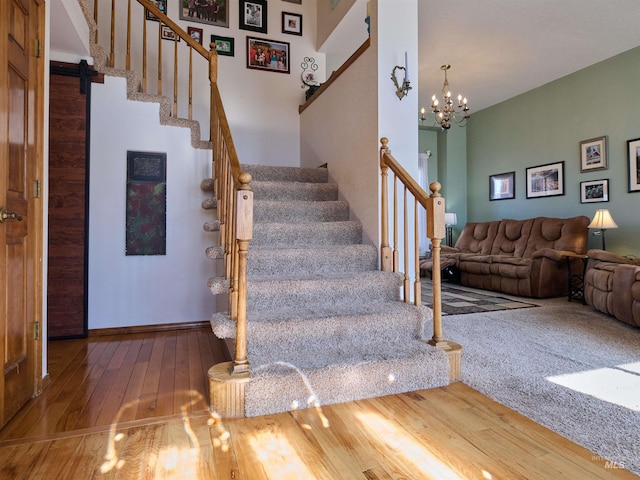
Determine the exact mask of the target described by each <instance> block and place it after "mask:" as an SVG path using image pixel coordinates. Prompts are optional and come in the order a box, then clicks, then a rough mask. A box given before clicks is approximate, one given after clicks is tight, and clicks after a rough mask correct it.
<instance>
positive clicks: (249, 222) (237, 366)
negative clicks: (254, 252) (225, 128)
mask: <svg viewBox="0 0 640 480" xmlns="http://www.w3.org/2000/svg"><path fill="white" fill-rule="evenodd" d="M239 180H240V184H241V186H240V188H239V189H238V191H237V192H236V241H237V242H238V319H237V321H236V357H235V360H234V361H233V365H232V366H231V371H230V373H231V375H243V374H244V375H248V373H249V369H250V365H249V360H248V359H247V257H248V254H249V242H250V241H251V239H252V238H253V192H252V191H251V187H250V186H249V183H250V182H251V175H250V174H249V173H247V172H242V173H241V174H240V176H239Z"/></svg>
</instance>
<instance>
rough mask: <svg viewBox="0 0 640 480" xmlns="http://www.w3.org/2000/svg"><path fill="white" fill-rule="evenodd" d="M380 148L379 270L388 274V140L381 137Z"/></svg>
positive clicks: (389, 265) (389, 253)
mask: <svg viewBox="0 0 640 480" xmlns="http://www.w3.org/2000/svg"><path fill="white" fill-rule="evenodd" d="M380 143H381V144H382V146H381V147H380V170H381V183H382V187H381V190H382V192H381V207H380V211H381V212H382V218H381V223H380V225H381V227H380V228H381V230H382V231H381V232H380V269H381V270H382V271H383V272H390V271H391V270H392V269H393V265H392V257H391V247H390V246H389V191H388V189H389V185H388V182H389V167H388V165H387V162H386V160H385V155H388V154H391V150H389V147H388V144H389V139H388V138H387V137H382V138H381V139H380Z"/></svg>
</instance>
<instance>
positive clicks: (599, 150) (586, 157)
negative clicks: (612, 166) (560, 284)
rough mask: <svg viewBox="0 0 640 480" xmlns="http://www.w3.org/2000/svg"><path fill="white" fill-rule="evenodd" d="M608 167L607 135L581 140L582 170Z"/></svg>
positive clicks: (587, 170)
mask: <svg viewBox="0 0 640 480" xmlns="http://www.w3.org/2000/svg"><path fill="white" fill-rule="evenodd" d="M606 169H607V137H598V138H592V139H590V140H584V141H582V142H580V172H582V173H583V172H590V171H592V170H606Z"/></svg>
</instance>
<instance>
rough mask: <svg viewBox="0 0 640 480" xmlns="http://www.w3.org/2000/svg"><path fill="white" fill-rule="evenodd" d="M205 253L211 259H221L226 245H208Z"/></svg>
mask: <svg viewBox="0 0 640 480" xmlns="http://www.w3.org/2000/svg"><path fill="white" fill-rule="evenodd" d="M204 254H205V256H206V257H207V258H208V259H210V260H220V259H222V258H224V247H223V246H219V245H215V246H212V247H207V249H206V250H205V252H204Z"/></svg>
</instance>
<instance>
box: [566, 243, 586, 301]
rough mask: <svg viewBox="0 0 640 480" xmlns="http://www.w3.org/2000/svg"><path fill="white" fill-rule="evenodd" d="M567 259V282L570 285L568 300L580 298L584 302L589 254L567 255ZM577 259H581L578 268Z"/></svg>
mask: <svg viewBox="0 0 640 480" xmlns="http://www.w3.org/2000/svg"><path fill="white" fill-rule="evenodd" d="M565 259H566V261H567V282H568V287H569V288H568V289H567V291H568V295H567V297H568V298H567V300H568V301H569V302H570V301H571V300H580V301H581V302H582V303H583V304H584V303H585V300H584V274H585V271H586V270H587V262H588V261H589V256H588V255H571V256H567V257H565ZM577 260H580V261H581V265H580V266H579V267H578V268H577V269H576V267H575V265H576V264H577V263H578V262H577ZM572 267H573V268H572ZM576 270H577V271H576Z"/></svg>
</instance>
